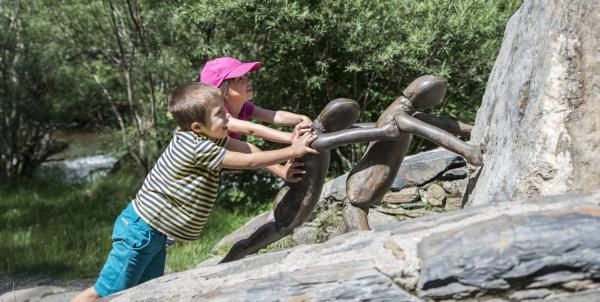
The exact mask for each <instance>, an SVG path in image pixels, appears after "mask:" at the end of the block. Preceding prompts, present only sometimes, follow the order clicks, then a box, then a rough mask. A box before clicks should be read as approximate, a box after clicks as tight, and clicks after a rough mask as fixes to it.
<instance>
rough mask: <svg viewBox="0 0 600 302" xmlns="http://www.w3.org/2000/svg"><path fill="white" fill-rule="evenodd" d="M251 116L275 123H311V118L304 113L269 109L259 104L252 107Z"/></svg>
mask: <svg viewBox="0 0 600 302" xmlns="http://www.w3.org/2000/svg"><path fill="white" fill-rule="evenodd" d="M252 117H253V118H255V119H258V120H261V121H264V122H267V123H271V124H275V125H296V124H298V123H300V122H305V123H311V122H312V121H311V119H310V118H308V117H307V116H305V115H301V114H296V113H291V112H288V111H283V110H277V111H273V110H269V109H265V108H261V107H259V106H256V107H254V111H253V112H252Z"/></svg>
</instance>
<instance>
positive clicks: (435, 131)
mask: <svg viewBox="0 0 600 302" xmlns="http://www.w3.org/2000/svg"><path fill="white" fill-rule="evenodd" d="M394 119H395V120H396V125H397V126H398V129H400V131H403V132H407V133H412V134H416V135H419V136H422V137H424V138H426V139H428V140H430V141H432V142H434V143H436V144H437V145H439V146H442V147H444V148H446V149H448V150H450V151H452V152H455V153H457V154H459V155H460V156H462V157H464V158H465V159H466V160H467V161H468V162H469V163H470V164H472V165H474V166H481V164H482V162H483V159H482V155H481V150H480V149H479V147H478V146H476V145H471V144H467V143H465V142H463V141H461V140H460V139H458V138H456V137H455V136H454V135H452V134H451V133H449V132H447V131H445V130H442V129H440V128H438V127H435V126H432V125H430V124H428V123H425V122H423V121H421V120H420V119H417V118H414V117H412V116H410V115H408V114H406V113H405V112H398V113H396V115H395V116H394Z"/></svg>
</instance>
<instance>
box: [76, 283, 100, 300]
mask: <svg viewBox="0 0 600 302" xmlns="http://www.w3.org/2000/svg"><path fill="white" fill-rule="evenodd" d="M99 298H100V295H98V293H97V292H96V290H95V289H94V287H93V286H92V287H90V288H88V289H86V290H84V291H82V292H80V293H79V294H77V296H75V297H73V299H72V300H71V302H87V301H94V300H96V299H99Z"/></svg>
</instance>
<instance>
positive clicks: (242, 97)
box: [227, 75, 254, 104]
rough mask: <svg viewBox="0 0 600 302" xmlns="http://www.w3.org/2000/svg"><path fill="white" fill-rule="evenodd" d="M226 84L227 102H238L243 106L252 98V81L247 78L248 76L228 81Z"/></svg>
mask: <svg viewBox="0 0 600 302" xmlns="http://www.w3.org/2000/svg"><path fill="white" fill-rule="evenodd" d="M228 83H229V90H228V91H227V101H228V102H240V103H242V104H243V103H245V102H247V101H249V100H251V99H253V98H254V91H253V90H252V80H250V79H249V78H248V75H244V76H241V77H239V78H233V79H230V80H229V81H228Z"/></svg>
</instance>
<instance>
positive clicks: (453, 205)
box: [445, 198, 462, 211]
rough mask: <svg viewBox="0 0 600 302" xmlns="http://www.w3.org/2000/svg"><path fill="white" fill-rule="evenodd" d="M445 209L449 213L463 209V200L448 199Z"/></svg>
mask: <svg viewBox="0 0 600 302" xmlns="http://www.w3.org/2000/svg"><path fill="white" fill-rule="evenodd" d="M445 209H446V210H448V211H453V210H460V209H462V198H447V199H446V205H445Z"/></svg>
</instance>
